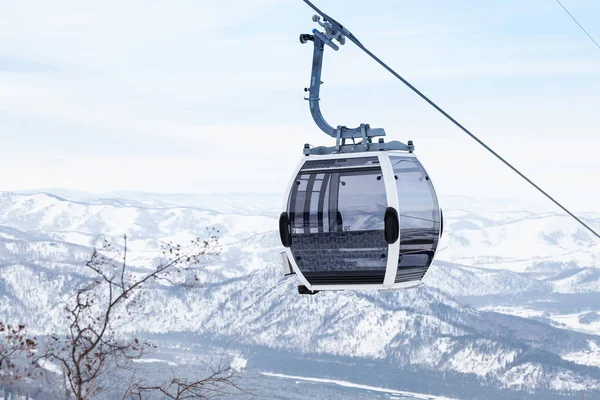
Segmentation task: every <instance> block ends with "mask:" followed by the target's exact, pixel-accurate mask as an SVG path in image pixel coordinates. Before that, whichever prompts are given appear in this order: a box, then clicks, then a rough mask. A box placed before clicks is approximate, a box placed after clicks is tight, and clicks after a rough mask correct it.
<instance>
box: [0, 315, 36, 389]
mask: <svg viewBox="0 0 600 400" xmlns="http://www.w3.org/2000/svg"><path fill="white" fill-rule="evenodd" d="M36 350H37V338H36V337H31V336H29V335H28V334H27V332H26V330H25V326H24V325H11V324H5V323H4V322H2V321H0V379H1V380H4V381H10V382H12V381H19V380H21V379H23V378H24V377H32V376H33V374H34V372H35V370H34V369H32V364H31V363H29V362H24V361H25V360H28V359H32V358H33V357H34V355H35V351H36Z"/></svg>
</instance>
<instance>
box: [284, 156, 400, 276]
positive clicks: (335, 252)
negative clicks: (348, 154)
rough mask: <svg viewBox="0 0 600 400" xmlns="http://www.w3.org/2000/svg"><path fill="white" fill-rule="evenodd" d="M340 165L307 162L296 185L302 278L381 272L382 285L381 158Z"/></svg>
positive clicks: (293, 209)
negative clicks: (320, 274) (311, 274)
mask: <svg viewBox="0 0 600 400" xmlns="http://www.w3.org/2000/svg"><path fill="white" fill-rule="evenodd" d="M337 161H339V160H315V161H309V162H307V163H306V164H310V165H309V166H307V168H303V169H302V170H301V172H300V173H299V174H298V176H297V177H296V180H295V182H294V184H293V185H292V193H291V195H290V200H289V204H288V212H289V213H290V219H291V223H292V246H291V249H292V254H293V255H294V258H295V260H296V262H297V264H298V266H299V268H300V270H301V271H302V272H303V273H321V272H327V273H342V272H354V273H356V272H361V271H363V272H364V271H367V272H368V271H377V273H378V276H380V277H381V280H382V279H383V274H384V273H385V268H386V264H387V250H388V245H387V243H386V242H385V238H384V235H383V216H384V213H385V209H386V207H387V198H386V194H385V185H384V181H383V179H382V175H381V168H380V166H379V162H378V159H377V157H367V158H359V159H347V160H344V161H343V162H341V163H338V162H337ZM306 164H305V167H306ZM305 276H307V275H306V274H305ZM307 279H308V276H307ZM356 279H359V277H357V278H356ZM356 283H365V282H361V281H360V280H358V281H357V282H356ZM368 283H377V282H368Z"/></svg>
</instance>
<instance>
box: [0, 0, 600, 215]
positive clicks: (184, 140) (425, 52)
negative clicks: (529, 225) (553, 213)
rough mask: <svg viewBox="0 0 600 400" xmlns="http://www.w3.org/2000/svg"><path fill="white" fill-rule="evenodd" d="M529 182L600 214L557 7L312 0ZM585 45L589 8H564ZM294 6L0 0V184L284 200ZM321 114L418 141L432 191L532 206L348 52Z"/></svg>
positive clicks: (597, 98)
mask: <svg viewBox="0 0 600 400" xmlns="http://www.w3.org/2000/svg"><path fill="white" fill-rule="evenodd" d="M315 3H316V4H317V5H318V6H319V7H321V8H322V10H323V11H325V12H326V13H328V14H330V15H331V16H332V17H334V18H336V19H337V20H338V21H340V22H342V23H343V24H344V25H345V26H346V27H348V28H349V29H350V30H351V31H352V32H353V33H354V34H355V36H357V37H358V38H359V39H360V40H361V42H362V43H363V44H364V45H366V46H367V47H368V48H370V49H371V50H372V51H373V52H374V53H375V54H377V55H378V56H379V57H380V58H382V59H383V60H384V61H386V62H387V63H388V64H389V65H390V66H392V67H393V68H394V69H396V70H397V71H398V72H399V73H400V74H401V75H403V76H404V77H405V78H406V79H408V80H409V81H410V82H412V83H413V84H414V85H415V86H417V87H418V88H419V89H420V90H422V91H423V92H424V93H425V94H427V95H428V96H429V97H430V98H432V99H433V100H434V101H435V102H437V103H438V104H439V105H441V106H442V107H443V108H444V109H446V110H447V111H448V112H449V113H450V114H451V115H453V116H454V117H455V118H456V119H457V120H459V121H460V122H461V123H463V125H465V126H466V127H467V128H469V129H470V130H471V131H473V132H474V133H475V134H476V135H478V136H479V137H480V138H481V139H483V140H484V141H486V142H487V143H488V144H490V145H491V146H492V147H493V148H494V149H496V150H497V151H498V152H499V153H500V154H501V155H503V156H504V157H505V158H506V159H507V160H508V161H510V162H512V163H513V164H514V165H515V166H517V167H518V168H520V169H522V170H523V171H524V172H525V173H526V174H527V175H529V176H530V177H531V178H532V179H533V180H534V181H535V182H536V183H538V184H539V185H540V186H541V187H542V188H544V189H545V190H547V191H548V192H550V193H551V194H553V195H554V196H556V197H557V198H558V199H559V200H561V201H563V202H564V203H565V205H567V206H568V207H570V208H572V209H574V210H579V211H600V158H599V157H598V156H597V154H598V152H599V151H600V150H599V149H600V135H599V133H600V132H599V130H600V112H598V105H599V104H600V90H599V89H600V49H598V48H597V47H595V46H594V44H593V43H592V42H591V41H590V40H589V38H587V37H586V36H585V34H584V33H583V32H582V31H581V30H580V29H579V28H578V27H577V25H576V24H575V23H574V22H573V21H572V20H571V19H570V17H569V16H568V15H567V14H566V13H565V12H564V11H563V10H562V8H560V6H559V5H558V4H557V3H556V1H555V0H528V1H526V2H524V1H516V0H502V1H500V0H490V1H485V2H482V1H475V0H468V1H467V0H456V1H441V0H430V1H427V2H424V1H417V0H411V1H383V0H372V1H369V2H365V1H358V0H344V1H342V0H315ZM563 4H564V5H565V6H566V7H567V8H568V9H569V10H570V11H571V13H573V15H575V17H576V18H578V20H579V22H580V23H581V24H582V25H583V26H584V27H586V29H587V30H588V32H590V34H591V35H592V36H594V37H595V38H596V39H597V41H598V40H600V2H598V1H596V0H563ZM312 14H313V12H312V11H311V10H310V9H309V8H308V7H307V6H306V5H305V4H304V3H303V2H302V1H300V0H253V1H247V0H222V1H207V0H196V1H184V0H174V1H169V2H162V1H135V0H132V1H127V2H122V1H114V0H105V1H102V2H80V1H61V0H57V1H53V2H42V1H19V2H13V1H8V0H0V171H2V173H1V175H0V190H7V191H11V190H25V189H35V188H50V187H55V188H68V189H77V190H85V191H91V192H109V191H116V190H136V191H147V192H159V193H228V192H258V193H262V192H264V193H273V192H276V193H283V191H284V190H285V188H286V186H287V184H288V181H289V179H290V177H291V174H292V172H293V170H294V168H295V167H296V165H297V163H298V162H299V161H300V159H301V158H302V146H303V144H304V143H310V144H312V145H332V139H331V138H329V137H328V136H326V135H325V134H323V133H322V132H320V131H319V130H318V128H317V127H316V126H315V125H314V123H313V121H312V119H311V117H310V113H309V110H308V104H307V102H306V101H304V100H303V97H304V95H305V93H304V92H303V88H304V87H305V86H307V84H308V82H309V78H310V63H311V57H312V46H311V44H306V45H301V44H300V43H299V41H298V35H299V34H300V33H309V32H310V31H311V30H312V29H313V28H314V27H316V26H315V24H314V23H313V22H312V21H311V15H312ZM323 81H324V82H325V83H324V85H323V87H322V91H321V98H322V101H321V103H322V110H323V113H324V116H325V118H326V119H327V120H328V121H329V123H330V124H331V125H334V126H336V125H346V126H356V125H358V124H360V123H361V122H365V123H369V124H371V126H372V127H383V128H385V130H386V132H387V134H388V140H400V141H404V142H406V141H407V140H413V141H414V143H415V145H416V153H417V155H418V156H419V158H420V159H421V161H422V162H423V163H424V165H425V168H426V169H427V171H428V173H429V174H430V176H431V177H432V181H433V182H434V184H435V186H436V189H437V191H438V192H439V193H443V194H460V195H466V196H473V197H485V198H511V199H517V200H522V201H524V202H525V201H527V202H534V203H539V204H544V205H547V202H546V201H545V200H544V198H543V197H542V196H541V195H540V194H538V193H537V192H535V190H534V189H532V188H530V187H529V186H528V185H527V184H526V183H524V182H522V181H521V180H520V178H519V177H518V176H516V175H514V173H512V172H511V171H510V170H508V168H506V167H505V166H504V165H502V164H501V163H500V162H499V161H498V160H496V159H494V158H493V157H492V156H491V155H489V154H488V153H486V152H485V151H484V150H483V149H482V148H481V147H479V145H477V144H476V143H474V142H473V141H472V140H471V139H470V138H468V137H467V136H466V135H465V134H464V133H463V132H461V131H460V130H459V129H458V128H456V127H455V126H454V125H452V124H451V123H450V122H449V121H447V120H446V119H444V117H442V116H441V115H440V114H438V113H437V112H436V111H435V110H433V109H432V108H431V107H430V106H429V105H427V104H426V103H425V102H423V101H422V100H421V99H420V98H418V97H417V96H416V95H415V94H414V93H412V92H411V91H410V90H409V89H407V88H406V87H404V86H403V85H402V84H400V83H399V82H397V81H396V80H395V79H394V78H393V77H392V76H391V75H390V74H389V73H387V72H386V71H385V70H383V69H382V68H381V67H379V66H378V65H377V64H375V63H374V62H373V61H372V60H370V59H369V58H368V57H367V56H366V55H365V54H363V53H362V52H361V51H360V50H359V49H357V48H356V47H355V46H353V45H352V44H346V45H345V46H343V47H342V48H341V49H340V51H338V52H333V51H331V49H327V50H326V53H325V61H324V68H323Z"/></svg>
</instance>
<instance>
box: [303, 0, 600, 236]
mask: <svg viewBox="0 0 600 400" xmlns="http://www.w3.org/2000/svg"><path fill="white" fill-rule="evenodd" d="M302 1H304V2H305V3H306V4H307V5H308V6H310V7H311V8H312V9H313V10H315V12H317V13H318V14H320V15H321V16H322V17H323V19H325V20H327V21H329V22H330V23H332V24H333V25H337V26H336V28H339V30H340V32H342V33H343V34H344V35H346V37H347V38H348V39H349V40H351V41H352V42H353V43H354V44H356V45H357V46H358V47H359V48H360V49H361V50H362V51H364V52H365V53H367V55H369V56H370V57H371V58H372V59H373V60H375V61H376V62H377V63H378V64H379V65H381V66H382V67H383V68H385V69H386V70H387V71H388V72H389V73H391V74H392V75H394V76H395V77H396V78H397V79H399V80H400V81H401V82H402V83H404V84H405V85H406V86H408V87H409V88H410V89H411V90H412V91H413V92H415V93H416V94H417V95H419V97H421V98H422V99H423V100H425V101H426V102H427V103H429V105H430V106H432V107H433V108H435V109H436V110H437V111H439V112H440V113H441V114H442V115H443V116H444V117H446V118H447V119H448V120H450V121H451V122H452V123H453V124H454V125H456V126H457V127H459V128H460V129H461V130H462V131H463V132H465V133H466V134H467V135H469V136H470V137H471V138H472V139H473V140H475V141H476V142H477V143H479V144H480V145H481V146H482V147H483V148H484V149H486V150H487V151H488V152H490V153H491V154H493V155H494V156H495V157H496V158H497V159H499V160H500V161H502V162H503V163H504V164H505V165H506V166H507V167H509V168H510V169H511V170H512V171H513V172H515V173H516V174H517V175H519V176H520V177H521V178H523V179H524V180H525V181H526V182H527V183H529V184H530V185H531V186H533V187H534V188H535V189H537V190H538V191H539V192H540V193H542V194H543V195H544V196H546V197H547V198H548V199H549V200H550V201H552V202H553V203H554V204H556V205H557V206H558V207H560V208H561V209H562V210H563V211H564V212H566V213H567V214H568V215H570V216H571V217H572V218H573V219H575V220H576V221H577V222H579V223H580V224H581V225H582V226H584V227H585V228H586V229H587V230H589V231H590V232H591V233H592V234H594V236H596V237H597V238H598V239H600V234H598V233H597V232H596V231H595V230H594V229H592V228H591V227H590V226H589V225H587V224H586V223H585V222H583V221H582V220H581V219H579V218H578V217H577V216H576V215H575V214H573V213H572V212H571V211H569V210H568V209H567V208H566V207H565V206H563V205H562V204H561V203H559V202H558V201H557V200H555V199H554V198H553V197H552V196H550V195H549V194H548V193H546V191H544V190H543V189H542V188H541V187H539V186H538V185H536V184H535V183H534V182H533V181H532V180H531V179H529V178H528V177H527V176H525V175H524V174H523V173H522V172H521V171H519V170H518V169H517V168H515V167H514V166H513V165H512V164H511V163H509V162H508V161H506V160H505V159H504V158H503V157H502V156H500V154H498V153H497V152H495V151H494V150H493V149H492V148H491V147H490V146H488V145H487V144H485V143H484V142H483V141H482V140H481V139H479V138H478V137H477V136H475V135H474V134H473V133H471V131H469V130H468V129H467V128H465V127H464V126H463V125H462V124H461V123H460V122H458V121H457V120H456V119H454V118H453V117H452V116H451V115H450V114H448V113H447V112H446V111H444V110H443V109H442V108H441V107H440V106H438V105H437V104H436V103H434V102H433V101H432V100H430V99H429V97H427V96H426V95H425V94H423V93H422V92H421V91H420V90H419V89H417V88H416V87H414V86H413V85H412V84H411V83H410V82H408V81H407V80H406V79H404V78H403V77H402V76H400V74H398V73H397V72H396V71H394V70H393V69H392V68H390V67H389V66H388V65H387V64H386V63H384V62H383V61H382V60H381V59H379V57H377V56H376V55H375V54H373V53H372V52H371V51H370V50H369V49H367V48H366V47H365V46H364V45H363V44H362V43H361V42H360V41H358V39H357V38H356V37H355V36H354V35H353V34H352V33H350V31H348V29H346V28H344V27H343V26H342V25H341V24H340V23H338V22H337V21H335V20H334V19H333V18H331V17H329V16H328V15H327V14H325V13H324V12H322V11H321V10H319V9H318V8H317V7H316V6H315V5H314V4H312V3H311V2H310V1H309V0H302ZM592 40H593V39H592Z"/></svg>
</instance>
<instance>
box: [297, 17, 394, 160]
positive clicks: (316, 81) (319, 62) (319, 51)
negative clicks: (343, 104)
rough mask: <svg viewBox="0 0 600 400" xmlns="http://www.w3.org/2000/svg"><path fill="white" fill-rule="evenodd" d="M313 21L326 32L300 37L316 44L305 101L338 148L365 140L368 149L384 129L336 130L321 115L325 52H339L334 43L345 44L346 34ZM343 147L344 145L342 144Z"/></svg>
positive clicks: (333, 26) (328, 25)
mask: <svg viewBox="0 0 600 400" xmlns="http://www.w3.org/2000/svg"><path fill="white" fill-rule="evenodd" d="M313 21H314V22H317V23H318V24H319V25H321V26H322V27H323V28H325V32H319V31H318V30H316V29H313V31H312V33H313V34H312V35H310V34H302V35H300V43H307V42H309V41H312V42H313V43H314V48H313V62H312V74H311V78H310V86H309V87H308V88H305V89H304V91H306V92H309V96H308V97H305V98H304V99H305V100H307V101H308V102H309V105H310V113H311V115H312V117H313V120H314V121H315V123H316V124H317V126H318V127H319V128H320V129H321V130H322V131H323V132H325V133H326V134H327V135H329V136H331V137H334V138H336V148H337V149H339V148H340V140H343V139H355V138H356V139H359V138H361V139H362V140H363V142H362V143H363V147H365V149H368V145H369V143H370V138H373V137H376V136H385V131H384V130H383V129H382V128H373V129H372V128H371V127H370V126H369V124H361V125H360V126H359V127H357V128H347V127H345V126H338V127H337V128H334V127H333V126H331V125H329V124H328V123H327V121H325V118H324V117H323V114H322V113H321V107H320V103H319V101H320V100H321V98H320V96H319V93H320V90H321V85H322V84H323V82H321V71H322V68H323V52H324V50H325V45H327V46H329V47H331V48H332V49H333V50H335V51H337V50H339V46H338V45H337V44H335V43H334V42H333V40H337V41H338V42H339V43H340V44H341V45H343V44H344V43H345V33H344V32H343V31H341V30H340V28H339V26H338V25H337V24H336V25H334V24H332V23H331V22H329V21H324V22H321V21H320V17H319V16H318V15H315V16H313ZM341 145H342V146H343V143H342V144H341Z"/></svg>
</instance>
